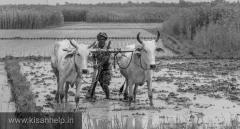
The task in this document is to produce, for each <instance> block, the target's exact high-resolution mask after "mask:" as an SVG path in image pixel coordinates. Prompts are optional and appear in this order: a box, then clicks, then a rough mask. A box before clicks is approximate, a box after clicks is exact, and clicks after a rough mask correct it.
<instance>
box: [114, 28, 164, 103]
mask: <svg viewBox="0 0 240 129" xmlns="http://www.w3.org/2000/svg"><path fill="white" fill-rule="evenodd" d="M139 36H140V33H138V34H137V40H138V42H139V43H140V44H137V45H131V46H128V47H129V48H133V49H135V51H134V52H133V54H132V55H131V54H126V55H118V65H119V67H120V72H121V74H122V75H123V76H124V78H125V82H126V88H125V92H124V99H126V98H127V95H128V92H129V96H128V98H129V104H131V101H133V100H136V92H137V88H138V86H142V85H143V84H144V83H145V82H147V87H148V97H149V100H150V105H151V106H153V102H152V72H153V71H152V70H154V69H155V68H156V63H155V51H163V49H162V48H156V43H157V42H158V40H159V39H160V32H158V34H157V38H156V39H155V40H148V41H147V40H144V41H142V40H141V39H140V37H139ZM131 56H132V57H131ZM124 84H125V83H124ZM124 84H123V85H122V87H121V89H120V93H121V92H122V90H123V88H124ZM134 85H135V87H134ZM133 87H134V89H133ZM133 90H134V91H133Z"/></svg>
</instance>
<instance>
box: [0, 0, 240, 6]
mask: <svg viewBox="0 0 240 129" xmlns="http://www.w3.org/2000/svg"><path fill="white" fill-rule="evenodd" d="M128 1H132V2H150V1H155V2H178V1H179V0H0V5H4V4H47V3H48V4H53V5H55V4H56V3H60V4H63V3H65V2H69V3H83V4H89V3H92V4H95V3H99V2H105V3H114V2H121V3H126V2H128ZM186 1H192V2H199V1H212V0H186ZM227 1H230V2H233V1H237V0H227Z"/></svg>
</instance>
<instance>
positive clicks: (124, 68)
mask: <svg viewBox="0 0 240 129" xmlns="http://www.w3.org/2000/svg"><path fill="white" fill-rule="evenodd" d="M131 53H132V54H131V58H130V61H129V63H128V65H127V66H126V67H121V65H120V64H119V62H118V60H117V64H118V66H119V68H121V69H127V68H128V67H129V65H130V63H131V62H132V57H133V52H131ZM115 56H116V55H115ZM114 58H115V57H114Z"/></svg>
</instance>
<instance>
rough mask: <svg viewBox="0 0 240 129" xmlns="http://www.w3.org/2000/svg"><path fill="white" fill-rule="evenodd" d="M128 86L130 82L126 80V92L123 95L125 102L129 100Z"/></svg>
mask: <svg viewBox="0 0 240 129" xmlns="http://www.w3.org/2000/svg"><path fill="white" fill-rule="evenodd" d="M128 84H129V82H128V80H127V79H126V87H125V91H124V94H123V96H124V100H128Z"/></svg>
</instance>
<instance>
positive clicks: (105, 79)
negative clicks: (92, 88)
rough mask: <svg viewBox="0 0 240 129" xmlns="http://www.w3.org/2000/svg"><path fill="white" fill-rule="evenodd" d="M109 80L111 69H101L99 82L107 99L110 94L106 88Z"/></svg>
mask: <svg viewBox="0 0 240 129" xmlns="http://www.w3.org/2000/svg"><path fill="white" fill-rule="evenodd" d="M110 81H111V71H110V70H106V71H102V73H101V76H100V78H99V82H100V85H101V87H102V89H103V91H104V93H105V95H106V99H109V96H110V91H109V88H108V86H109V85H110Z"/></svg>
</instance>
